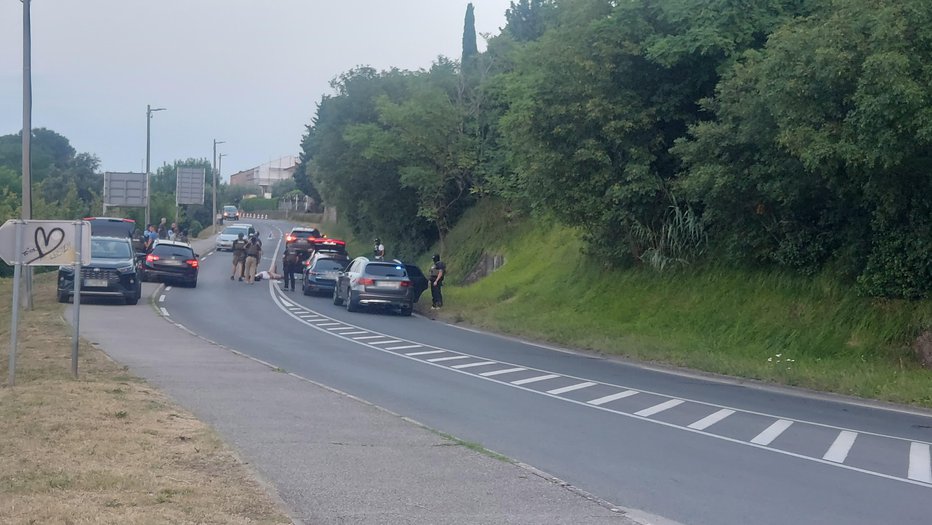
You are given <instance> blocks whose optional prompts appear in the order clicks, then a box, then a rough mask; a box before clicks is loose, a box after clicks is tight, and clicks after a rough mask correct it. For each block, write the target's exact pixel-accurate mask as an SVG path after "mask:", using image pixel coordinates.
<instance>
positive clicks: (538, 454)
mask: <svg viewBox="0 0 932 525" xmlns="http://www.w3.org/2000/svg"><path fill="white" fill-rule="evenodd" d="M252 222H254V223H256V224H257V226H259V229H260V230H261V231H262V236H263V241H264V242H265V246H266V250H267V251H266V254H265V258H264V260H263V263H262V266H263V267H267V266H268V265H269V264H271V262H272V257H273V256H274V253H275V252H273V251H272V248H274V247H275V246H277V245H278V243H279V240H280V238H281V233H280V232H281V230H283V229H286V228H290V225H288V224H286V223H282V222H266V221H252ZM270 232H271V233H272V237H271V238H268V237H267V236H268V235H269V233H270ZM276 251H277V250H276ZM229 259H230V255H229V254H219V253H209V254H206V257H205V258H204V261H203V263H202V266H201V274H200V282H199V285H198V288H197V289H181V288H171V289H169V290H167V291H166V292H165V294H164V295H165V297H164V298H159V299H161V301H160V302H159V306H160V307H161V308H163V309H164V311H163V313H164V314H166V315H169V316H171V317H172V319H173V320H175V321H176V322H179V323H181V324H183V325H184V326H185V327H187V328H188V329H190V330H192V331H194V332H196V333H198V334H200V335H202V336H204V337H206V338H209V339H211V340H214V341H217V342H218V343H221V344H223V345H226V346H229V347H231V348H234V349H236V350H238V351H240V352H243V353H246V354H248V355H250V356H253V357H255V358H258V359H261V360H263V361H265V362H268V363H271V364H273V365H275V366H278V367H281V368H283V369H285V370H287V371H289V372H291V373H294V374H298V375H300V376H302V377H307V378H308V379H311V380H314V381H317V382H320V383H323V384H326V385H329V386H332V387H334V388H337V389H340V390H343V391H345V392H348V393H350V394H353V395H355V396H358V397H360V398H363V399H366V400H368V401H370V402H372V403H375V404H377V405H380V406H383V407H385V408H388V409H390V410H392V411H394V412H397V413H400V414H402V415H405V416H408V417H410V418H412V419H415V420H418V421H420V422H423V423H424V424H427V425H429V426H431V427H433V428H436V429H438V430H440V431H443V432H447V433H450V434H453V435H455V436H457V437H459V438H461V439H464V440H467V441H474V442H479V443H482V444H483V445H484V446H486V447H488V448H490V449H492V450H495V451H497V452H500V453H502V454H505V455H507V456H509V457H512V458H515V459H517V460H519V461H522V462H525V463H528V464H531V465H534V466H536V467H538V468H540V469H542V470H544V471H547V472H549V473H551V474H553V475H555V476H557V477H560V478H562V479H564V480H566V481H568V482H570V483H572V484H574V485H576V486H578V487H581V488H582V489H583V490H586V491H589V492H591V493H593V494H595V495H596V496H598V497H601V498H604V499H606V500H608V501H611V502H613V503H616V504H618V505H622V506H625V507H629V508H637V509H643V510H645V511H647V512H650V513H652V514H656V515H660V516H664V517H667V518H669V519H671V520H675V521H678V522H682V523H689V524H735V525H743V524H746V523H757V524H782V523H796V524H802V523H813V524H815V523H846V524H861V523H863V524H877V523H903V524H907V523H928V522H929V520H930V516H932V461H930V449H932V417H929V416H927V415H924V414H922V413H913V412H910V411H893V410H887V409H883V408H877V407H872V406H866V405H861V404H854V403H849V402H846V401H844V400H840V399H837V400H836V399H831V398H817V397H812V396H807V395H804V394H794V393H792V392H790V391H786V392H784V391H779V390H773V389H759V388H754V387H749V386H744V385H741V384H739V383H736V382H729V381H718V380H713V379H702V378H699V377H693V376H688V375H683V374H677V373H668V372H663V371H657V370H650V369H646V368H643V367H639V366H636V365H632V364H626V363H622V362H618V361H614V360H611V359H603V358H600V357H596V356H592V355H587V354H581V353H571V352H561V351H555V350H553V349H549V348H545V347H541V346H538V345H533V344H529V343H525V342H521V341H516V340H513V339H509V338H503V337H498V336H495V335H491V334H485V333H479V332H476V331H469V330H464V329H460V328H457V327H453V326H449V325H446V324H444V323H439V322H434V321H430V320H428V319H425V318H422V317H417V316H415V317H411V318H405V317H400V316H396V315H385V314H380V313H366V312H364V313H348V312H346V311H345V310H344V309H342V308H339V307H337V306H334V305H333V304H332V303H331V302H330V299H329V298H326V297H305V296H303V295H301V294H300V292H282V291H281V290H279V289H278V287H277V285H275V284H270V283H266V282H263V283H258V284H255V285H251V286H250V285H246V284H244V283H239V282H231V281H230V280H229V272H230V265H229Z"/></svg>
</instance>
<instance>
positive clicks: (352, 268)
mask: <svg viewBox="0 0 932 525" xmlns="http://www.w3.org/2000/svg"><path fill="white" fill-rule="evenodd" d="M414 301H415V295H414V283H413V282H412V281H411V279H410V278H409V277H408V271H407V269H406V268H405V265H404V264H401V263H399V262H397V261H390V262H389V261H373V260H370V259H369V258H368V257H357V258H355V259H353V261H352V262H351V263H350V264H349V266H348V267H347V268H346V269H345V270H344V271H342V272H340V274H339V275H338V276H337V282H336V285H335V286H334V288H333V304H335V305H337V306H340V305H344V304H345V305H346V310H347V311H348V312H356V311H359V310H360V309H361V308H362V307H364V306H377V307H382V308H391V309H397V310H398V311H399V312H400V313H401V315H411V312H412V311H413V309H414Z"/></svg>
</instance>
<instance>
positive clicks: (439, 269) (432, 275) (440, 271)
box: [428, 253, 447, 310]
mask: <svg viewBox="0 0 932 525" xmlns="http://www.w3.org/2000/svg"><path fill="white" fill-rule="evenodd" d="M433 260H434V264H433V265H431V267H430V272H429V273H428V280H429V281H430V298H431V301H432V302H433V305H432V306H431V307H430V308H431V310H436V309H437V308H441V307H443V290H442V288H443V278H444V277H445V276H446V273H447V265H446V263H444V262H443V261H441V260H440V254H437V253H435V254H434V256H433Z"/></svg>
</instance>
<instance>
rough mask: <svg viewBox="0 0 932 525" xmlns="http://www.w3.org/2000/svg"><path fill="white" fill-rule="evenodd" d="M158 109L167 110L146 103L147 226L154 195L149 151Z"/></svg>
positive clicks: (146, 226)
mask: <svg viewBox="0 0 932 525" xmlns="http://www.w3.org/2000/svg"><path fill="white" fill-rule="evenodd" d="M156 111H165V108H153V107H152V106H150V105H149V104H146V224H145V228H148V227H149V208H150V203H151V202H152V196H151V195H149V152H150V149H151V144H152V141H151V140H150V137H151V131H152V126H151V123H152V113H154V112H156Z"/></svg>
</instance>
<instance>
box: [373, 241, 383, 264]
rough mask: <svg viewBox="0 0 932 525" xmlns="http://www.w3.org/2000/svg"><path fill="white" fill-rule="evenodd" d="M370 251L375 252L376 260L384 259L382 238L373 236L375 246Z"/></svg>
mask: <svg viewBox="0 0 932 525" xmlns="http://www.w3.org/2000/svg"><path fill="white" fill-rule="evenodd" d="M372 251H373V252H374V254H375V260H376V261H384V260H385V245H384V244H382V239H379V238H378V237H376V238H375V247H374V248H373V250H372Z"/></svg>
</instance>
